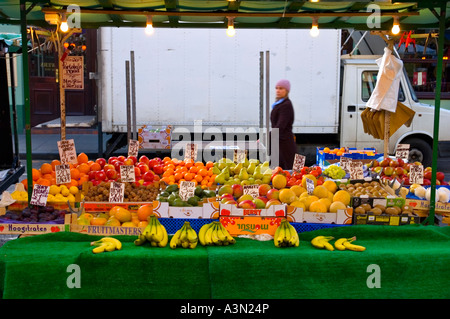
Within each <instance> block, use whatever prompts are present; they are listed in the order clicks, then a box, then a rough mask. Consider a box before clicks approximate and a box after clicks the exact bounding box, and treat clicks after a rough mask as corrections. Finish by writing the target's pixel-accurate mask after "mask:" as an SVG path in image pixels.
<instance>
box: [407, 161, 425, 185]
mask: <svg viewBox="0 0 450 319" xmlns="http://www.w3.org/2000/svg"><path fill="white" fill-rule="evenodd" d="M409 182H410V183H411V184H423V165H415V164H414V165H411V166H410V168H409Z"/></svg>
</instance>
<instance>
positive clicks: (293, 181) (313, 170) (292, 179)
mask: <svg viewBox="0 0 450 319" xmlns="http://www.w3.org/2000/svg"><path fill="white" fill-rule="evenodd" d="M277 175H283V176H285V178H286V183H285V185H284V184H283V185H284V186H279V187H277V185H276V184H274V187H276V188H283V187H285V186H287V187H291V186H294V185H303V186H304V184H305V178H306V177H309V178H312V179H314V180H315V184H316V185H317V184H318V185H321V184H322V183H323V182H324V179H325V178H324V176H323V175H322V168H321V167H320V166H304V167H302V169H301V170H300V172H295V171H293V172H292V173H291V172H290V171H287V170H283V169H282V168H281V167H276V168H275V169H273V170H272V177H271V182H272V184H273V179H274V178H275V177H276V176H277ZM277 178H278V179H281V178H280V177H277ZM283 183H284V182H283Z"/></svg>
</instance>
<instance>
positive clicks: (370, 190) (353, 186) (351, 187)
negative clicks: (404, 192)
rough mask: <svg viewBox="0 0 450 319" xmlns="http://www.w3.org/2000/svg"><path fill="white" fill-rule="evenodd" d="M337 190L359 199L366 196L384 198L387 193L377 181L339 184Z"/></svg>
mask: <svg viewBox="0 0 450 319" xmlns="http://www.w3.org/2000/svg"><path fill="white" fill-rule="evenodd" d="M339 189H341V190H346V191H347V192H348V193H349V194H350V196H353V197H359V196H362V195H367V196H368V197H369V198H371V197H386V196H388V195H390V194H389V192H388V191H387V190H386V189H385V187H384V186H383V185H382V184H381V183H380V182H379V181H370V182H356V183H350V184H340V185H339Z"/></svg>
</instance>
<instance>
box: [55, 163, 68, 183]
mask: <svg viewBox="0 0 450 319" xmlns="http://www.w3.org/2000/svg"><path fill="white" fill-rule="evenodd" d="M55 175H56V184H66V183H70V181H71V179H72V178H71V177H70V165H69V164H61V165H56V166H55Z"/></svg>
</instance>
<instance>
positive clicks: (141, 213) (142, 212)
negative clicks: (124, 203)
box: [137, 204, 153, 221]
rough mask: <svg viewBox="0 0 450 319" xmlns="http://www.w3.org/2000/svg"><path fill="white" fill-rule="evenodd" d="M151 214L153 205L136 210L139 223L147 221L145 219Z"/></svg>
mask: <svg viewBox="0 0 450 319" xmlns="http://www.w3.org/2000/svg"><path fill="white" fill-rule="evenodd" d="M152 214H153V205H152V204H145V205H142V206H141V207H139V209H138V210H137V217H138V219H139V220H140V221H147V219H148V218H149V217H150V216H151V215H152Z"/></svg>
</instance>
